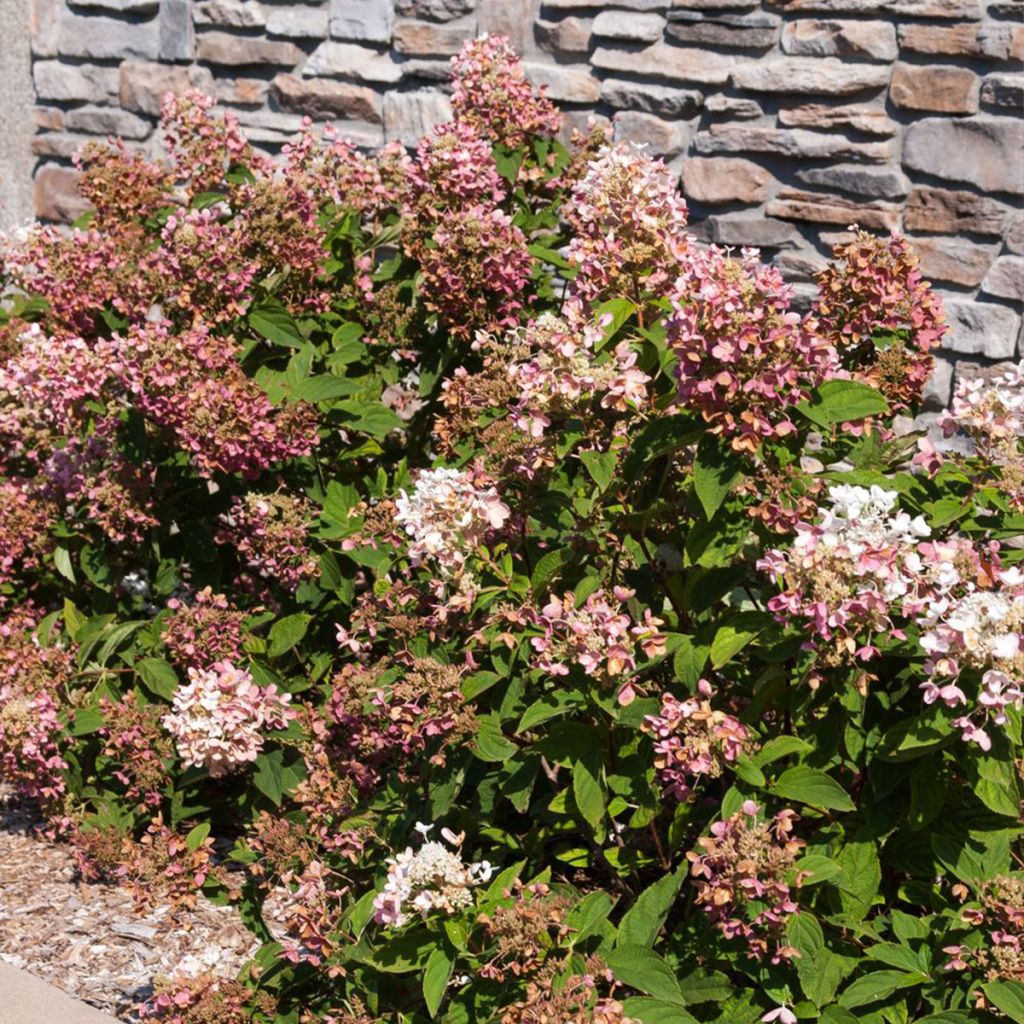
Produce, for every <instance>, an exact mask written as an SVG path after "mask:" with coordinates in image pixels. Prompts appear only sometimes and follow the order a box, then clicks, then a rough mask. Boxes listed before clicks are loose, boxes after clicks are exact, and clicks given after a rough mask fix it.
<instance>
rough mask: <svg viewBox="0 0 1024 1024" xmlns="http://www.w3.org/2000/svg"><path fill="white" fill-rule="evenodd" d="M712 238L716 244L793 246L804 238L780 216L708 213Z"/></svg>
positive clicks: (706, 222) (769, 247)
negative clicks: (779, 218) (771, 217)
mask: <svg viewBox="0 0 1024 1024" xmlns="http://www.w3.org/2000/svg"><path fill="white" fill-rule="evenodd" d="M705 224H706V225H707V226H708V233H709V235H710V237H711V241H712V242H717V243H718V244H719V245H735V246H744V245H751V246H754V247H755V248H757V249H795V248H797V247H798V246H799V245H800V244H801V243H802V242H803V238H802V236H801V235H800V232H799V231H797V229H796V228H795V227H793V225H792V224H787V223H785V222H784V221H780V220H767V219H765V218H764V217H757V216H751V215H750V214H739V215H736V216H718V215H714V216H711V217H708V219H707V220H706V221H705Z"/></svg>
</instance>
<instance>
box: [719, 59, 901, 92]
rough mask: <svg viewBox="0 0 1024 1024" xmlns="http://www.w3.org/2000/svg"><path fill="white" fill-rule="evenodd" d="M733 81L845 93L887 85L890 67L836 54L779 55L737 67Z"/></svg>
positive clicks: (756, 87)
mask: <svg viewBox="0 0 1024 1024" xmlns="http://www.w3.org/2000/svg"><path fill="white" fill-rule="evenodd" d="M730 80H731V82H732V84H733V85H734V86H736V87H737V88H739V89H750V90H751V91H752V92H783V93H812V94H814V95H816V96H821V95H824V96H846V95H849V94H850V93H855V92H864V91H866V90H876V89H883V88H885V86H886V85H888V83H889V69H888V68H887V67H875V66H874V65H872V64H848V63H846V62H845V61H842V60H838V59H837V58H835V57H825V58H818V57H779V58H777V59H775V60H766V61H758V62H757V63H756V64H748V65H746V66H744V67H740V68H736V69H735V70H734V71H733V72H732V73H731V76H730Z"/></svg>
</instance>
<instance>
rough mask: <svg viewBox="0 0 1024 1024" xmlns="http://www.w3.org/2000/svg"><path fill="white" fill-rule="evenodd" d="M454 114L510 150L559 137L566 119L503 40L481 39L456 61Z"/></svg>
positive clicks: (453, 71)
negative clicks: (537, 138)
mask: <svg viewBox="0 0 1024 1024" xmlns="http://www.w3.org/2000/svg"><path fill="white" fill-rule="evenodd" d="M451 77H452V109H453V110H454V111H455V118H456V120H457V121H461V122H463V123H464V124H469V125H472V126H473V127H474V128H475V129H476V130H477V131H478V132H479V133H480V134H481V135H483V136H484V137H486V138H488V139H490V141H491V142H494V143H497V144H499V145H502V146H507V147H508V148H509V149H516V148H518V147H519V146H523V145H526V144H527V143H528V142H530V141H531V140H532V138H533V137H535V136H538V135H539V136H545V135H547V136H554V135H556V134H557V133H558V130H559V129H560V128H561V125H562V116H561V114H559V112H558V110H557V108H556V107H555V106H554V104H552V103H551V101H550V100H548V99H547V97H546V96H545V95H544V89H543V87H542V88H541V89H539V90H537V91H536V92H535V91H534V89H533V88H532V86H531V85H530V83H529V82H528V81H527V79H526V74H525V72H524V71H523V65H522V62H521V61H520V60H519V56H518V55H517V54H516V52H515V51H514V50H513V49H512V47H511V46H510V45H509V41H508V40H507V39H506V38H505V37H504V36H497V35H482V36H480V37H479V38H477V39H473V40H470V41H469V42H467V43H466V44H465V45H464V46H463V47H462V49H461V50H460V51H459V53H458V54H457V55H456V56H455V57H453V58H452V74H451Z"/></svg>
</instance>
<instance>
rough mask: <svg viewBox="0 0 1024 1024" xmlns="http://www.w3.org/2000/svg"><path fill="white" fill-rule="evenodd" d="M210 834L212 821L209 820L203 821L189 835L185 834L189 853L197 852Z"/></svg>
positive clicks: (186, 847)
mask: <svg viewBox="0 0 1024 1024" xmlns="http://www.w3.org/2000/svg"><path fill="white" fill-rule="evenodd" d="M209 834H210V823H209V822H208V821H201V822H200V823H199V824H198V825H196V827H195V828H194V829H192V831H191V832H189V834H188V835H187V836H185V849H186V850H188V851H189V853H195V852H196V850H198V849H199V847H200V846H202V845H203V840H204V839H206V837H207V836H208V835H209Z"/></svg>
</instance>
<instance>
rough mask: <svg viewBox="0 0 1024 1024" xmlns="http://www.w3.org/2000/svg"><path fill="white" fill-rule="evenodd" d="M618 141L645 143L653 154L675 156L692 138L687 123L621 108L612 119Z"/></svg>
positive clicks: (639, 144)
mask: <svg viewBox="0 0 1024 1024" xmlns="http://www.w3.org/2000/svg"><path fill="white" fill-rule="evenodd" d="M612 125H613V127H614V130H615V141H616V142H632V143H634V144H635V145H638V146H643V147H644V148H645V150H646V151H647V153H649V154H650V155H651V156H655V157H658V156H661V157H673V156H676V155H677V154H679V153H681V152H682V151H683V150H684V149H685V148H686V146H687V144H688V143H689V141H690V128H689V125H687V124H686V123H685V122H679V121H662V120H661V119H660V118H658V117H655V116H654V115H653V114H644V113H640V112H639V111H636V110H623V111H620V112H619V113H618V114H616V115H615V117H613V118H612Z"/></svg>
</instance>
